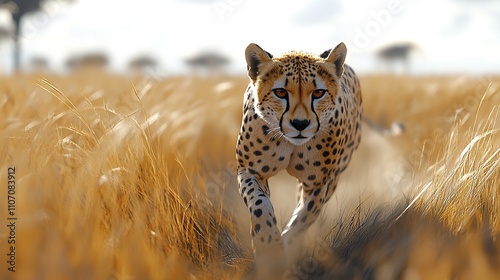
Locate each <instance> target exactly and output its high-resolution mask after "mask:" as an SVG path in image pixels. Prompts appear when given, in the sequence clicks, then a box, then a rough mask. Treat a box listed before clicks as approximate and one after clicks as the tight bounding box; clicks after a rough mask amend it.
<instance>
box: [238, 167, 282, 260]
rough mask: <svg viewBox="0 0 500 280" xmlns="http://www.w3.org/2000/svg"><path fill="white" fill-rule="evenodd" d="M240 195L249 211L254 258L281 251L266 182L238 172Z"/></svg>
mask: <svg viewBox="0 0 500 280" xmlns="http://www.w3.org/2000/svg"><path fill="white" fill-rule="evenodd" d="M238 182H239V186H240V188H239V191H240V195H241V196H242V198H243V201H244V202H245V205H246V206H247V207H248V210H249V211H250V217H251V234H252V247H253V250H254V253H255V255H256V256H258V255H267V256H269V255H270V253H271V254H272V255H275V254H276V253H279V252H281V251H283V243H282V241H281V234H280V231H279V230H278V227H277V225H276V216H275V215H274V208H273V205H272V204H271V200H270V193H269V187H268V185H267V180H266V181H264V180H259V179H257V178H256V177H255V176H254V175H252V174H250V173H249V172H248V171H247V170H246V169H240V170H238Z"/></svg>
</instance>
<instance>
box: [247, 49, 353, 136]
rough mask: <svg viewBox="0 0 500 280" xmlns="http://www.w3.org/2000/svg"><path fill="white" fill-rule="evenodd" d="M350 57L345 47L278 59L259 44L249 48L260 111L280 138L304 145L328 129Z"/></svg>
mask: <svg viewBox="0 0 500 280" xmlns="http://www.w3.org/2000/svg"><path fill="white" fill-rule="evenodd" d="M345 54H346V48H345V45H344V44H339V45H338V46H337V47H336V48H335V49H333V50H332V51H326V52H324V53H323V54H322V55H320V56H315V55H311V54H306V53H301V52H290V53H287V54H284V55H282V56H280V57H275V58H273V57H272V55H271V54H269V53H267V52H266V51H264V50H263V49H261V48H260V47H259V46H257V45H255V44H250V45H249V46H248V47H247V49H246V59H247V63H248V75H249V77H250V79H251V80H252V84H253V86H254V90H253V94H254V109H255V111H256V112H257V114H259V116H260V117H262V118H263V119H264V120H265V121H266V122H267V123H269V125H270V132H271V133H272V135H273V136H274V137H280V136H283V137H285V138H286V139H287V140H288V141H289V142H290V143H292V144H294V145H302V144H304V143H306V142H307V141H308V140H310V139H311V138H313V137H314V136H315V135H316V134H318V133H322V132H323V131H325V130H326V129H327V124H328V122H329V121H331V116H332V115H334V114H333V112H334V110H335V100H336V97H337V94H338V90H339V89H338V84H339V79H340V77H341V75H342V72H343V63H344V59H345Z"/></svg>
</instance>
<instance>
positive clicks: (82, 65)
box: [65, 52, 109, 70]
mask: <svg viewBox="0 0 500 280" xmlns="http://www.w3.org/2000/svg"><path fill="white" fill-rule="evenodd" d="M108 62H109V60H108V56H107V55H106V54H103V53H100V52H94V53H85V54H81V55H75V56H71V57H70V58H68V60H66V63H65V64H66V67H67V68H69V69H70V70H80V69H105V68H106V66H107V65H108Z"/></svg>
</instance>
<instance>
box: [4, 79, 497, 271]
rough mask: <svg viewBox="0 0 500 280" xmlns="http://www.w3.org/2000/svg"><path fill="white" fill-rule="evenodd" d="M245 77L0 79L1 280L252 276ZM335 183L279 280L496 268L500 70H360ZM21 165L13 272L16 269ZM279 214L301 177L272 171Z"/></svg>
mask: <svg viewBox="0 0 500 280" xmlns="http://www.w3.org/2000/svg"><path fill="white" fill-rule="evenodd" d="M247 81H248V79H247V78H246V77H243V76H242V77H239V76H238V77H233V76H228V77H211V78H199V77H169V78H165V79H162V80H154V79H148V78H147V77H124V76H114V75H111V74H106V73H102V72H99V73H98V72H92V73H79V74H74V75H70V76H50V75H45V76H38V75H35V74H33V75H28V74H26V75H19V76H14V77H0V108H1V111H0V163H1V164H0V182H1V185H0V198H1V202H0V223H1V227H0V243H1V246H0V248H1V254H0V255H1V257H0V260H1V261H0V263H1V265H0V278H1V279H253V278H254V275H255V274H254V273H255V266H254V264H253V255H252V251H251V245H250V233H249V231H250V229H249V214H248V213H247V210H246V208H245V206H244V204H243V202H242V200H241V199H240V197H239V194H238V190H237V189H238V186H237V183H236V163H235V156H234V147H235V142H236V138H237V135H238V131H239V126H240V122H241V114H242V100H243V92H244V90H245V87H246V84H247ZM361 84H362V89H363V99H364V110H365V113H366V116H367V117H368V118H370V119H371V120H372V121H374V122H376V123H379V124H381V125H383V126H386V127H389V126H390V125H391V123H393V122H402V123H404V125H405V127H406V130H405V131H404V132H403V133H402V134H401V135H399V136H384V135H382V134H380V133H378V132H376V131H374V130H373V129H372V128H371V127H369V126H366V125H365V126H364V127H363V140H362V144H361V145H360V148H359V149H358V151H357V152H356V153H355V156H354V158H353V161H352V163H351V165H350V167H349V168H348V169H347V171H346V172H345V173H344V174H343V175H342V176H341V182H340V184H339V187H338V189H337V191H336V194H335V195H334V197H332V199H331V200H330V202H329V203H328V207H327V208H326V209H325V210H324V211H323V213H322V215H321V216H320V219H319V221H318V222H317V223H316V224H315V225H314V226H313V227H312V228H311V230H310V233H309V235H308V238H306V239H305V242H304V244H303V249H302V250H301V252H302V253H301V255H300V256H297V260H296V264H295V265H293V266H291V267H290V268H289V269H288V270H286V271H284V272H283V278H282V279H500V189H499V187H500V78H499V77H470V76H428V77H410V76H388V75H380V76H364V77H361ZM9 167H15V181H16V193H15V201H16V204H15V216H16V217H17V221H16V236H15V237H16V272H15V273H13V272H11V271H9V270H8V267H9V264H8V262H7V261H8V258H9V257H8V256H7V254H8V253H9V251H8V246H9V244H8V243H7V242H8V237H9V229H8V227H7V225H8V220H7V217H8V208H7V192H8V184H7V180H8V168H9ZM270 186H271V194H272V200H273V203H275V205H276V206H275V209H276V213H277V216H278V220H279V221H278V223H279V224H280V225H281V226H283V225H284V224H285V223H286V221H287V220H288V218H289V217H290V215H291V212H292V210H293V207H294V204H295V201H294V197H295V190H296V189H295V188H296V181H295V179H293V178H290V177H288V175H286V174H281V175H278V176H276V177H275V178H273V179H272V180H271V181H270Z"/></svg>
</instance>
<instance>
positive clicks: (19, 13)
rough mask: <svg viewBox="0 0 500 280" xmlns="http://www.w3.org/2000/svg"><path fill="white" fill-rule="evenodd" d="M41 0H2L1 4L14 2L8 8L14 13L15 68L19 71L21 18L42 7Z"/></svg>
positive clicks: (0, 0)
mask: <svg viewBox="0 0 500 280" xmlns="http://www.w3.org/2000/svg"><path fill="white" fill-rule="evenodd" d="M41 2H42V1H41V0H0V4H1V5H3V4H6V5H9V4H13V5H9V6H8V9H9V10H10V12H11V14H12V20H13V22H14V34H13V35H14V36H13V39H14V70H15V71H16V72H17V71H19V65H20V53H21V44H20V42H19V37H20V35H21V28H20V26H21V19H22V18H23V17H24V15H26V14H28V13H31V12H34V11H37V10H39V9H40V7H41V5H40V4H41Z"/></svg>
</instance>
